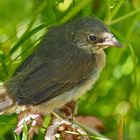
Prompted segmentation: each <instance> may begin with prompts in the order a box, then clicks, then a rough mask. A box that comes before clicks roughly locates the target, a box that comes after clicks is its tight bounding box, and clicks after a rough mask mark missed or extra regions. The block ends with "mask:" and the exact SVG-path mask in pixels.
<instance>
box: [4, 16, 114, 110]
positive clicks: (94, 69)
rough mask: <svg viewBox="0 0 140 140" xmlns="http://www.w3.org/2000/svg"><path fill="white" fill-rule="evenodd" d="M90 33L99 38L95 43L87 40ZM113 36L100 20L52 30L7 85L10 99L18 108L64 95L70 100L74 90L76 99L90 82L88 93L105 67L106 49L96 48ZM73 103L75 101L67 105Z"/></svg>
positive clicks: (88, 20)
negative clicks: (80, 89)
mask: <svg viewBox="0 0 140 140" xmlns="http://www.w3.org/2000/svg"><path fill="white" fill-rule="evenodd" d="M91 33H94V34H95V35H96V37H97V40H96V41H95V42H91V41H89V40H88V35H89V34H91ZM110 34H111V33H110V31H109V30H108V28H107V27H106V26H105V25H104V24H103V23H102V22H101V21H100V20H97V19H95V18H87V17H85V18H79V19H78V20H75V21H73V22H70V23H67V24H65V25H60V26H56V27H53V28H51V29H50V30H49V31H48V32H47V34H46V35H45V36H44V38H43V39H42V41H41V43H40V44H39V47H38V49H37V50H36V51H35V52H34V53H33V54H32V55H31V56H29V58H27V59H26V60H25V61H24V63H23V64H21V66H20V67H19V68H18V69H17V70H16V72H15V74H14V75H13V78H12V79H11V80H10V81H8V82H7V83H6V84H5V86H6V87H7V91H8V94H9V96H10V98H12V99H13V102H15V103H16V104H19V105H33V106H35V105H39V104H41V103H43V104H45V103H48V104H49V103H50V102H51V100H53V99H56V98H57V97H60V98H61V97H62V96H63V94H64V93H65V94H64V95H65V98H64V99H66V96H67V95H68V96H71V95H70V94H69V93H70V91H72V90H73V89H75V90H73V91H74V92H75V93H72V96H77V95H76V94H78V92H79V88H80V87H81V88H82V86H84V85H85V84H86V83H89V82H87V81H90V82H92V83H90V86H89V87H88V88H87V89H86V90H83V91H82V92H86V91H87V90H89V89H90V88H91V87H92V85H93V84H94V82H95V81H96V80H97V78H98V75H99V73H100V71H101V70H102V68H103V67H104V64H105V55H104V52H103V50H102V49H103V47H102V48H101V46H98V45H96V44H98V43H103V42H104V41H105V39H106V38H107V37H106V36H107V35H108V36H110ZM105 35H106V36H105ZM104 36H105V37H104ZM98 49H99V51H98ZM96 75H97V76H96ZM91 79H92V80H91ZM94 79H95V80H94ZM93 81H94V82H93ZM76 87H79V88H76ZM76 89H78V90H76ZM79 94H80V93H79ZM82 94H83V93H82ZM82 94H81V95H82ZM77 97H79V96H77ZM60 98H59V99H60ZM68 98H69V97H68ZM62 99H63V98H62ZM72 99H74V97H71V98H69V100H66V101H65V102H64V103H66V102H67V101H70V100H72ZM59 102H63V100H62V101H61V99H60V101H59ZM62 105H64V104H62ZM56 107H57V105H56ZM59 107H60V106H59ZM54 108H55V107H53V109H54ZM46 110H47V108H46Z"/></svg>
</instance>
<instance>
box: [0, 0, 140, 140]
mask: <svg viewBox="0 0 140 140" xmlns="http://www.w3.org/2000/svg"><path fill="white" fill-rule="evenodd" d="M61 2H63V0H54V1H52V0H40V1H34V0H32V1H28V3H27V2H26V1H25V0H20V1H18V0H12V1H10V2H9V1H8V0H5V1H2V0H0V16H1V18H0V27H1V28H0V82H4V81H6V80H8V79H9V78H10V77H11V76H12V74H13V72H14V71H15V69H16V68H17V67H18V65H19V64H20V63H22V62H23V61H24V60H25V59H26V58H27V57H28V56H29V55H30V54H31V53H32V52H33V51H34V50H35V49H36V46H37V44H38V42H39V41H40V39H41V38H42V35H43V34H44V33H45V32H46V30H47V29H48V28H49V27H51V26H54V25H56V24H64V23H65V22H68V21H70V20H73V19H74V18H77V17H79V16H96V17H97V18H100V19H102V20H103V21H104V22H105V23H106V24H107V25H108V26H109V27H110V29H111V31H112V32H113V33H114V34H115V35H116V36H117V37H118V38H119V39H120V41H121V42H122V43H123V45H124V46H126V48H125V49H124V50H120V49H113V48H112V49H108V50H106V54H107V65H106V67H105V69H104V71H103V72H102V74H101V78H100V80H99V81H98V82H97V83H96V85H95V86H94V87H93V89H92V90H91V91H90V92H89V93H87V94H86V95H85V96H84V97H82V98H81V100H80V103H79V108H78V114H82V115H93V116H96V117H97V118H100V119H101V120H102V122H103V123H104V126H105V128H106V129H105V130H104V132H103V135H105V136H106V137H108V138H110V139H113V140H127V139H132V140H138V139H139V129H140V118H139V116H140V111H139V110H140V96H139V94H138V93H139V92H140V89H139V87H138V85H139V84H140V76H139V74H138V73H139V71H140V65H139V63H140V61H139V60H140V49H139V44H140V39H139V36H140V22H139V20H140V2H139V1H137V0H133V1H126V0H105V1H104V0H100V1H95V0H73V1H72V2H71V4H70V5H69V6H68V8H67V9H66V10H65V11H61V9H60V8H58V5H59V4H60V3H61ZM21 9H22V10H21ZM87 102H88V104H87ZM15 117H17V116H16V115H12V116H10V117H7V116H1V117H0V124H1V126H3V124H2V123H3V122H5V121H6V122H7V124H5V125H4V129H3V127H0V132H1V135H0V139H3V140H4V139H5V140H6V139H9V138H11V139H14V136H13V131H14V128H15V126H16V121H15ZM11 122H12V123H13V125H12V126H11V125H10V126H9V125H8V124H9V123H11ZM41 134H42V133H41ZM26 136H27V134H26V133H25V135H24V137H25V139H26ZM40 137H42V136H40ZM19 139H20V138H19ZM36 139H37V138H36ZM38 139H39V137H38Z"/></svg>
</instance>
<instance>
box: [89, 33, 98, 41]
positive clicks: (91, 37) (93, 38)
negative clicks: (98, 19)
mask: <svg viewBox="0 0 140 140" xmlns="http://www.w3.org/2000/svg"><path fill="white" fill-rule="evenodd" d="M96 39H97V38H96V36H95V35H94V34H90V35H89V36H88V40H90V41H92V42H94V41H96Z"/></svg>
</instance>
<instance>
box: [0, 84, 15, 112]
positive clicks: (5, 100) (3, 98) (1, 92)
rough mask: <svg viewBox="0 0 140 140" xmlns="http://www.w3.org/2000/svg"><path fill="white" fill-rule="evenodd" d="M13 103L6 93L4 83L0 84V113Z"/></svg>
mask: <svg viewBox="0 0 140 140" xmlns="http://www.w3.org/2000/svg"><path fill="white" fill-rule="evenodd" d="M13 104H14V102H13V100H12V99H11V98H10V96H9V95H8V93H7V90H6V87H5V86H4V84H2V85H0V113H2V112H3V111H5V110H6V109H8V108H9V107H11V106H12V105H13Z"/></svg>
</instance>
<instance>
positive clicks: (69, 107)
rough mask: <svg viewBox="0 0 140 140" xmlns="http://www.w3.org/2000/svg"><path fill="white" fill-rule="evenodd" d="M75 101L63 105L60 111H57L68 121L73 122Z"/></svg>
mask: <svg viewBox="0 0 140 140" xmlns="http://www.w3.org/2000/svg"><path fill="white" fill-rule="evenodd" d="M76 106H77V102H76V101H71V102H69V103H67V104H65V105H64V106H63V107H62V108H61V109H59V111H60V114H62V113H63V114H65V118H66V119H68V120H70V121H71V120H73V117H74V114H75V112H76Z"/></svg>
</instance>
